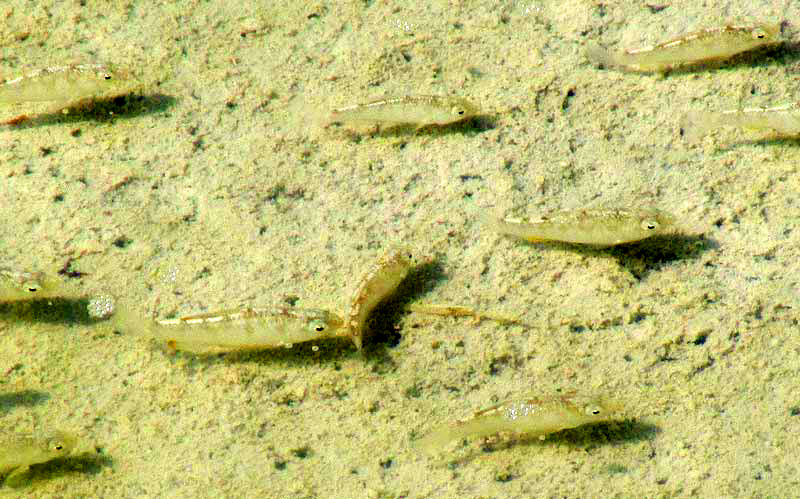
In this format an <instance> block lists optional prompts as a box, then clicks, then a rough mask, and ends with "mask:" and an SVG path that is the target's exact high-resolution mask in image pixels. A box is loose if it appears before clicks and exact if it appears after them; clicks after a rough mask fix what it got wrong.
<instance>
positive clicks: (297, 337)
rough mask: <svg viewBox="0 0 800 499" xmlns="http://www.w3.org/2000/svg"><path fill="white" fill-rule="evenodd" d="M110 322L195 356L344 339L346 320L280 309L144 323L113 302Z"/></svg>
mask: <svg viewBox="0 0 800 499" xmlns="http://www.w3.org/2000/svg"><path fill="white" fill-rule="evenodd" d="M91 306H92V304H91V303H90V307H91ZM97 315H99V314H97ZM111 320H112V324H114V325H115V326H116V327H118V328H120V329H121V330H122V331H123V332H130V333H132V334H138V335H145V336H149V337H152V338H155V339H156V340H159V341H163V342H165V343H166V344H167V346H169V347H170V348H172V349H174V350H183V351H187V352H192V353H219V352H234V351H243V350H261V349H268V348H278V347H290V346H292V345H293V344H295V343H302V342H306V341H313V340H321V339H325V338H332V337H336V336H343V335H345V333H344V329H342V326H343V325H344V321H343V320H342V318H341V317H339V316H338V315H336V314H334V313H332V312H328V311H327V310H318V309H302V308H294V307H281V306H276V307H268V308H242V309H235V310H223V311H220V312H213V313H205V314H197V315H189V316H185V317H179V318H177V319H162V320H155V321H152V320H151V321H147V320H144V321H143V320H139V319H138V318H137V317H134V316H133V315H132V314H131V312H130V310H129V309H128V308H127V307H124V306H120V304H115V310H114V312H113V315H112V316H111Z"/></svg>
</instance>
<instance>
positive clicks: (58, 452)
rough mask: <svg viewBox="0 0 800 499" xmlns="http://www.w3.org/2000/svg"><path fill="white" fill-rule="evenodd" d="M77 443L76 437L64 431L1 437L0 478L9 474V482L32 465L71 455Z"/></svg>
mask: <svg viewBox="0 0 800 499" xmlns="http://www.w3.org/2000/svg"><path fill="white" fill-rule="evenodd" d="M77 443H78V438H77V437H76V436H75V435H73V434H72V433H68V432H64V431H56V432H53V433H47V434H42V435H35V434H22V435H10V436H0V476H2V475H6V474H8V476H7V477H6V482H8V480H11V479H14V477H17V476H19V475H21V474H23V473H25V472H26V471H28V468H29V467H30V466H31V465H34V464H39V463H45V462H47V461H50V460H52V459H56V458H59V457H65V456H68V455H70V453H72V450H73V449H74V448H75V445H76V444H77Z"/></svg>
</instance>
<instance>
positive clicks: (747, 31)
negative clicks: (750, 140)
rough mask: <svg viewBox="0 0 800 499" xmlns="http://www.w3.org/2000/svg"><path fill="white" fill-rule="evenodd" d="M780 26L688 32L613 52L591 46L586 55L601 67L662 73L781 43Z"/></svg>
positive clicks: (724, 28) (763, 25) (597, 46)
mask: <svg viewBox="0 0 800 499" xmlns="http://www.w3.org/2000/svg"><path fill="white" fill-rule="evenodd" d="M781 41H782V40H781V26H780V24H766V23H760V24H756V25H753V26H734V25H728V26H722V27H718V28H709V29H704V30H701V31H697V32H694V33H690V34H687V35H684V36H681V37H678V38H675V39H673V40H669V41H667V42H664V43H660V44H658V45H652V46H647V47H642V48H639V49H634V50H624V51H621V52H614V51H610V50H608V49H605V48H602V47H600V46H599V45H596V44H592V45H589V47H587V50H586V55H587V57H588V59H589V60H590V61H592V62H595V63H598V64H601V65H603V66H605V67H620V68H623V69H626V70H629V71H634V72H644V73H654V72H655V73H663V72H666V71H669V70H671V69H673V68H676V67H679V66H683V65H690V64H698V63H703V62H711V61H721V60H725V59H729V58H731V57H733V56H735V55H736V54H740V53H742V52H748V51H750V50H753V49H756V48H759V47H766V46H770V45H777V44H779V43H781Z"/></svg>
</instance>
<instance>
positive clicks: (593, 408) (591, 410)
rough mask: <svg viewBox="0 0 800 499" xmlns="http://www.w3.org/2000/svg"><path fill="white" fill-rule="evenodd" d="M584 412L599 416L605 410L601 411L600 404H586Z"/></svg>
mask: <svg viewBox="0 0 800 499" xmlns="http://www.w3.org/2000/svg"><path fill="white" fill-rule="evenodd" d="M584 412H586V415H587V416H599V415H600V413H601V412H603V411H601V410H600V408H599V407H598V406H596V405H589V406H586V409H584Z"/></svg>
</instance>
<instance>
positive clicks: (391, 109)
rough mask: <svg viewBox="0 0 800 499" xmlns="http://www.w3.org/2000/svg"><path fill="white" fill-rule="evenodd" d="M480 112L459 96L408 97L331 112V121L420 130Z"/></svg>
mask: <svg viewBox="0 0 800 499" xmlns="http://www.w3.org/2000/svg"><path fill="white" fill-rule="evenodd" d="M479 113H480V109H479V108H478V106H476V105H475V104H473V103H471V102H470V101H468V100H467V99H463V98H461V97H451V96H438V95H407V96H404V97H389V98H384V99H378V100H374V101H371V102H367V103H364V104H354V105H351V106H347V107H342V108H339V109H334V110H333V112H332V113H331V117H330V122H340V123H354V122H355V123H358V122H360V123H370V124H386V125H390V126H394V125H405V124H410V125H414V126H416V127H417V128H418V129H419V128H423V127H426V126H429V125H449V124H451V123H456V122H459V121H462V120H466V119H468V118H471V117H473V116H476V115H478V114H479Z"/></svg>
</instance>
